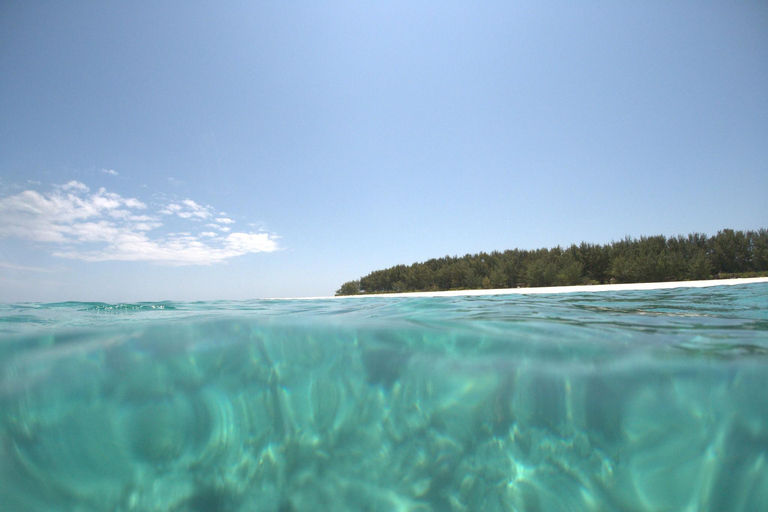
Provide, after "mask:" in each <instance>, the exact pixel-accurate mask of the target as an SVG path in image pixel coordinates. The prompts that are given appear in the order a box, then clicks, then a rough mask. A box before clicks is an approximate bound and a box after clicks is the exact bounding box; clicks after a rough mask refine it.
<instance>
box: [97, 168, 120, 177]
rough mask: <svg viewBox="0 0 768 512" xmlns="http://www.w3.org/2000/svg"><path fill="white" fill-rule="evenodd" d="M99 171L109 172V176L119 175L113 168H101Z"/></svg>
mask: <svg viewBox="0 0 768 512" xmlns="http://www.w3.org/2000/svg"><path fill="white" fill-rule="evenodd" d="M101 172H103V173H104V174H109V175H110V176H119V175H120V173H119V172H117V171H116V170H114V169H102V170H101Z"/></svg>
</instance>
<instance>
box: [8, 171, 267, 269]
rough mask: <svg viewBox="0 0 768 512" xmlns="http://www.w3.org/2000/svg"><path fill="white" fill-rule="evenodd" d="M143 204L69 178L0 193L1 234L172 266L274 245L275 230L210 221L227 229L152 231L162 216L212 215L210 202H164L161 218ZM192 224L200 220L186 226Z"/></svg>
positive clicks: (63, 250) (68, 254) (79, 254)
mask: <svg viewBox="0 0 768 512" xmlns="http://www.w3.org/2000/svg"><path fill="white" fill-rule="evenodd" d="M146 209H147V205H146V204H144V203H143V202H141V201H139V200H138V199H136V198H125V197H122V196H120V195H119V194H115V193H112V192H107V191H106V190H105V189H104V188H100V189H99V190H98V191H97V192H95V193H91V192H90V189H89V188H88V187H87V186H86V185H85V184H83V183H80V182H78V181H70V182H68V183H66V184H64V185H59V186H57V187H56V188H55V189H54V190H53V191H52V192H48V193H40V192H37V191H34V190H25V191H23V192H21V193H19V194H16V195H12V196H9V197H4V198H0V237H13V238H20V239H27V240H32V241H35V242H42V243H47V244H50V245H51V246H52V247H53V248H52V250H51V253H52V254H53V255H55V256H59V257H62V258H71V259H78V260H85V261H108V260H118V261H153V262H162V263H167V264H176V265H205V264H211V263H217V262H220V261H224V260H227V259H229V258H233V257H236V256H241V255H244V254H248V253H258V252H272V251H275V250H277V249H278V244H277V240H276V237H275V236H274V235H271V234H269V233H264V232H258V233H252V232H251V233H248V232H236V233H228V232H229V231H230V228H228V227H225V226H222V225H221V224H212V225H213V226H215V227H216V228H217V229H218V230H219V231H222V232H224V233H228V234H226V235H224V234H222V235H221V236H219V235H216V233H214V232H212V231H205V232H201V233H198V234H194V233H193V231H194V230H190V231H188V232H183V233H181V232H179V233H170V234H165V235H159V234H156V232H157V230H158V229H159V228H161V227H163V226H164V224H163V220H162V219H163V217H162V216H163V215H164V216H168V215H172V216H176V217H178V218H181V219H184V220H186V221H190V220H204V219H209V218H211V217H213V216H214V214H215V209H214V208H213V207H211V206H208V205H200V204H198V203H196V202H195V201H193V200H191V199H184V200H183V201H180V202H178V203H170V204H168V205H165V206H164V207H163V208H162V209H161V210H160V211H159V212H158V213H160V214H161V216H160V217H157V216H153V215H147V214H145V213H139V212H137V211H136V210H142V211H143V210H146ZM166 218H167V217H166ZM220 218H221V217H220ZM227 220H229V219H227ZM176 222H181V221H176ZM216 222H220V221H219V219H216ZM209 225H211V224H209ZM196 226H199V224H191V225H190V227H196ZM153 235H154V236H153Z"/></svg>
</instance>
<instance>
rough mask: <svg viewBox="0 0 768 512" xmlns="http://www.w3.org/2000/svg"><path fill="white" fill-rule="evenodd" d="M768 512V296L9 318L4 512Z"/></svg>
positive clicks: (156, 310) (113, 308)
mask: <svg viewBox="0 0 768 512" xmlns="http://www.w3.org/2000/svg"><path fill="white" fill-rule="evenodd" d="M726 510H727V511H730V512H753V511H760V510H768V284H766V283H763V284H747V285H738V286H715V287H710V288H695V289H694V288H691V289H683V288H681V289H665V290H642V291H612V292H599V293H565V294H542V295H500V296H469V297H431V298H400V297H376V298H373V297H368V298H347V299H343V300H253V301H215V302H156V303H137V304H105V303H84V302H67V303H58V304H4V305H0V511H2V512H27V511H29V512H101V511H104V512H106V511H109V512H128V511H142V512H143V511H146V512H160V511H163V512H261V511H264V512H300V511H301V512H303V511H334V512H341V511H361V512H362V511H369V512H389V511H392V512H468V511H483V512H496V511H515V512H565V511H573V512H576V511H579V512H581V511H595V512H597V511H600V512H608V511H628V512H646V511H647V512H651V511H653V512H661V511H670V512H671V511H675V512H677V511H691V512H693V511H696V512H707V511H710V512H721V511H726Z"/></svg>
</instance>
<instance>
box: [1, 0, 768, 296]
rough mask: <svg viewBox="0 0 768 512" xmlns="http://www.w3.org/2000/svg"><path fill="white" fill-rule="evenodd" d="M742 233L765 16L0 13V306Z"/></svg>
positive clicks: (116, 7)
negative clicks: (637, 239)
mask: <svg viewBox="0 0 768 512" xmlns="http://www.w3.org/2000/svg"><path fill="white" fill-rule="evenodd" d="M725 227H731V228H735V229H757V228H760V227H768V3H766V2H764V1H745V2H729V1H717V2H714V1H690V2H688V1H680V2H668V1H661V2H608V1H604V2H602V1H601V2H539V1H536V2H507V1H502V2H482V3H476V2H413V1H408V2H327V3H326V2H206V3H203V2H194V1H193V2H188V1H183V2H170V1H164V2H142V1H139V2H77V1H72V2H36V1H8V2H2V3H0V301H5V302H12V301H60V300H99V301H136V300H162V299H173V300H195V299H246V298H258V297H279V296H314V295H332V294H333V292H334V291H335V290H336V289H337V288H338V287H339V286H340V285H341V284H342V283H343V282H345V281H348V280H351V279H355V278H358V277H360V276H362V275H365V274H367V273H368V272H370V271H372V270H376V269H380V268H385V267H388V266H391V265H395V264H399V263H406V264H410V263H413V262H415V261H423V260H426V259H429V258H431V257H439V256H444V255H446V254H448V255H463V254H466V253H474V252H478V251H492V250H503V249H511V248H515V247H519V248H524V249H533V248H538V247H545V246H546V247H552V246H556V245H563V246H566V245H569V244H571V243H578V242H581V241H582V240H585V241H589V242H595V243H607V242H610V241H612V240H617V239H620V238H623V237H624V236H626V235H631V236H640V235H652V234H664V235H667V236H670V235H676V234H686V233H690V232H703V233H706V234H709V235H712V234H715V233H716V232H717V231H718V230H719V229H722V228H725Z"/></svg>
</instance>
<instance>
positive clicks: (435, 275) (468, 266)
mask: <svg viewBox="0 0 768 512" xmlns="http://www.w3.org/2000/svg"><path fill="white" fill-rule="evenodd" d="M764 273H768V231H766V229H764V228H761V229H759V230H757V231H734V230H733V229H724V230H722V231H719V232H718V233H717V235H715V236H712V237H707V236H706V235H704V234H701V233H693V234H690V235H687V236H683V235H678V236H676V237H671V238H666V237H665V236H663V235H656V236H647V237H646V236H643V237H640V238H639V239H637V238H630V237H626V238H624V239H622V240H619V241H615V242H612V243H610V244H604V245H599V244H590V243H587V242H581V244H579V245H575V244H573V245H571V246H570V247H568V248H566V249H563V248H562V247H560V246H558V247H553V248H551V249H536V250H521V249H512V250H506V251H503V252H499V251H493V252H491V253H485V252H481V253H478V254H467V255H465V256H461V257H458V256H445V257H443V258H433V259H430V260H427V261H425V262H421V263H413V264H412V265H409V266H408V265H396V266H394V267H390V268H387V269H384V270H375V271H373V272H371V273H370V274H368V275H366V276H363V277H361V278H360V279H359V280H354V281H349V282H346V283H344V284H343V285H342V286H341V288H340V289H339V290H337V291H336V295H355V294H361V293H387V292H409V291H443V290H457V289H481V288H520V287H528V286H567V285H578V284H604V283H643V282H662V281H684V280H695V279H712V278H716V277H733V276H744V275H757V274H764Z"/></svg>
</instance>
